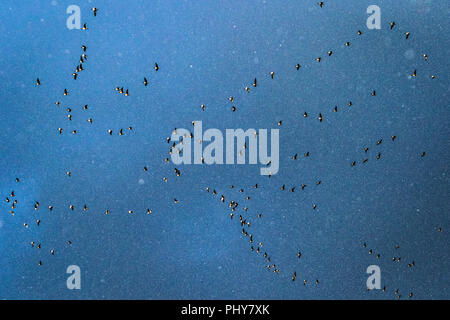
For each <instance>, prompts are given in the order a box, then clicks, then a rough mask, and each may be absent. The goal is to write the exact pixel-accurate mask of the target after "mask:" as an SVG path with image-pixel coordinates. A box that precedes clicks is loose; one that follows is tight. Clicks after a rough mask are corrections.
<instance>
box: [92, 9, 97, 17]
mask: <svg viewBox="0 0 450 320" xmlns="http://www.w3.org/2000/svg"><path fill="white" fill-rule="evenodd" d="M91 10H92V12H93V13H94V17H96V16H97V11H98V9H97V8H92V9H91Z"/></svg>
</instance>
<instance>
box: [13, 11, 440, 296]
mask: <svg viewBox="0 0 450 320" xmlns="http://www.w3.org/2000/svg"><path fill="white" fill-rule="evenodd" d="M318 6H319V7H320V8H323V7H324V6H325V4H324V2H319V3H318ZM92 12H93V14H94V16H97V13H98V9H97V8H92ZM395 28H396V23H395V22H391V23H390V28H389V29H390V30H395ZM82 29H83V30H87V29H88V28H87V26H86V24H84V25H83V28H82ZM356 34H357V35H358V36H361V35H362V34H363V32H362V31H360V30H357V32H356ZM404 35H405V40H409V39H410V38H411V33H410V32H405V33H404ZM345 46H346V47H351V42H349V41H347V42H345ZM87 52H88V48H87V46H86V45H82V46H81V53H80V58H79V61H78V62H77V64H76V67H75V69H74V72H73V73H72V77H73V80H75V81H76V80H77V79H78V78H79V77H80V74H81V73H82V71H84V70H85V65H86V62H87V61H88V56H87ZM334 55H335V51H334V50H329V51H328V52H327V53H326V54H325V55H324V56H325V57H322V56H318V57H317V58H316V59H315V61H316V62H317V63H321V62H322V61H323V60H324V59H325V58H327V59H328V58H331V57H333V56H334ZM423 58H424V60H425V61H428V59H429V57H428V55H427V54H426V53H424V54H423ZM153 68H154V70H155V72H158V71H159V70H160V67H159V65H158V63H156V62H155V63H154V67H153ZM301 70H302V65H301V64H300V63H293V72H301ZM411 76H412V77H418V76H419V73H418V71H417V69H413V70H411ZM268 78H269V79H270V81H276V73H275V71H270V72H269V73H268ZM430 78H431V79H435V78H436V76H435V75H431V76H430ZM142 84H143V85H144V86H145V87H147V86H149V85H150V82H149V81H148V79H147V77H145V76H144V77H143V82H142ZM36 86H38V87H40V86H45V81H41V79H39V78H37V79H36ZM258 86H259V82H258V79H256V78H254V80H253V82H252V83H251V84H249V85H247V86H245V87H244V90H245V92H247V93H249V94H250V92H251V91H252V90H256V88H257V87H258ZM251 88H253V89H251ZM115 91H116V92H117V93H119V94H123V95H124V96H130V92H131V89H130V88H124V87H123V86H117V87H116V88H115ZM69 93H70V90H69V89H67V88H65V89H64V90H63V96H68V95H69ZM368 94H370V95H371V96H372V97H375V96H376V95H377V91H376V90H375V89H373V90H371V91H370V92H369V93H368ZM228 101H229V102H230V103H231V111H232V112H236V111H237V107H236V99H235V96H228ZM55 104H56V105H57V106H58V107H61V106H62V104H61V102H60V101H56V102H55ZM351 107H354V104H353V102H352V101H351V100H349V101H348V103H347V106H346V108H345V107H344V108H341V107H338V106H337V105H336V106H334V108H333V109H332V111H331V112H333V113H337V112H339V111H341V110H342V109H349V108H351ZM200 108H201V110H202V111H205V110H206V109H207V108H206V106H205V105H204V104H200ZM88 109H89V107H88V104H85V105H84V107H83V110H85V111H87V110H88ZM65 110H66V112H67V119H68V121H69V122H71V121H72V114H71V111H72V110H71V108H70V107H66V108H65ZM326 114H327V113H326V112H325V111H322V112H319V113H316V114H315V116H314V117H317V118H316V119H317V121H319V122H322V121H323V119H324V117H325V115H326ZM303 117H304V118H305V119H306V118H308V119H309V118H311V113H310V112H307V111H304V113H303ZM87 121H88V122H89V123H90V124H92V123H93V121H94V119H92V118H91V117H89V118H88V119H87ZM192 124H193V125H195V123H194V122H192ZM277 125H278V126H282V125H283V120H279V121H278V123H277ZM127 131H128V132H132V131H133V127H132V126H129V127H128V128H119V129H109V130H108V132H107V134H109V135H113V134H118V135H123V134H125V132H127ZM175 131H176V129H175ZM58 132H59V134H63V132H64V129H63V128H58ZM72 134H77V129H73V130H72ZM190 137H191V138H194V136H193V134H192V133H191V136H190ZM396 139H397V136H396V135H392V136H391V137H390V138H388V139H383V138H379V139H378V140H377V142H376V143H374V145H373V146H372V145H368V146H366V147H365V148H364V150H362V151H361V152H362V155H363V156H362V157H361V159H358V160H353V161H351V163H350V166H351V167H355V166H357V165H359V164H366V163H367V162H368V161H369V158H370V157H369V154H370V152H371V151H372V149H375V155H373V158H374V159H376V160H380V159H381V157H382V154H381V152H378V151H377V150H376V148H377V146H379V145H381V144H382V143H386V141H385V140H388V141H389V140H390V143H395V141H396ZM166 142H167V143H169V144H170V143H171V142H172V141H171V139H170V137H167V138H166ZM175 147H176V145H175V143H173V144H171V147H170V149H169V155H170V154H172V152H180V150H179V149H178V150H176V149H175ZM242 148H243V149H245V148H246V145H244V146H242ZM425 154H426V153H425V151H421V152H419V154H418V155H420V156H421V157H424V156H425ZM303 156H304V157H309V156H310V152H309V151H307V152H305V153H303ZM298 157H299V154H298V153H296V154H294V155H292V156H290V158H291V159H292V160H294V161H295V160H297V159H298ZM164 161H165V162H166V163H169V162H170V161H169V157H166V158H164ZM143 170H144V171H148V167H144V168H143ZM174 174H175V176H176V177H180V176H181V170H179V169H177V168H175V169H174ZM66 175H67V176H68V177H71V176H72V173H71V171H70V170H68V171H67V172H66ZM269 178H270V175H269ZM163 181H164V182H167V177H164V178H163ZM15 182H16V183H20V182H21V181H20V178H16V180H15ZM311 184H312V185H313V186H315V187H320V186H321V185H322V180H317V181H314V182H312V183H311ZM259 187H260V185H258V184H255V185H254V186H253V188H254V189H255V190H258V188H259ZM310 187H311V186H310V185H307V184H301V185H300V186H286V185H284V184H283V185H282V186H280V190H281V191H288V192H295V191H296V190H298V189H301V190H305V188H310ZM205 190H206V192H207V193H210V194H212V195H213V196H215V197H217V198H218V199H219V201H221V202H222V203H223V204H225V205H227V206H228V208H229V210H231V212H230V213H229V215H230V220H232V221H235V220H238V223H239V225H240V232H241V234H242V236H243V238H244V239H246V240H247V241H248V243H249V250H251V251H252V252H254V253H255V254H257V255H260V256H261V257H262V258H263V259H264V261H265V265H266V268H267V270H269V271H272V272H273V273H275V274H280V272H281V270H282V268H281V266H280V265H279V264H277V263H275V262H274V261H272V259H271V256H270V254H269V253H268V252H267V251H266V250H265V248H264V245H263V242H262V241H258V240H257V236H256V235H255V234H253V233H252V232H251V231H250V230H251V225H252V224H253V223H254V222H255V221H253V220H252V219H251V217H250V215H248V210H249V208H248V206H247V204H241V203H239V202H238V201H237V200H236V198H234V196H233V195H229V194H227V195H226V194H225V193H223V194H221V195H220V196H219V193H218V192H217V191H216V190H215V189H214V188H211V187H206V188H205ZM229 190H238V192H239V193H240V194H244V192H245V190H244V189H242V188H238V187H236V186H234V185H231V186H230V187H229ZM230 192H231V191H230ZM233 198H234V199H233ZM245 199H246V200H247V201H250V196H246V197H245ZM5 201H6V202H7V203H8V204H9V205H10V210H9V213H10V214H11V215H14V213H15V210H16V208H17V206H18V205H19V202H18V200H17V196H16V194H15V192H14V191H11V192H10V194H9V195H7V196H6V199H5ZM173 202H174V203H179V200H178V199H176V198H174V199H173ZM316 208H317V203H314V204H313V206H312V210H315V209H316ZM39 209H41V206H40V203H39V202H38V201H36V202H35V204H34V210H39ZM47 209H48V210H49V211H50V212H51V211H52V210H53V209H54V206H53V205H52V204H50V205H48V206H47ZM68 209H69V210H71V211H74V210H76V209H77V208H75V206H74V205H72V204H70V205H69V206H68ZM80 210H82V212H86V211H88V205H87V204H84V206H82V207H81V209H80ZM128 213H129V214H134V213H135V211H134V210H129V211H128ZM145 213H146V214H151V213H152V210H151V209H150V208H148V209H147V210H146V212H145ZM104 214H105V215H109V214H111V209H106V210H105V212H104ZM256 220H257V221H256V223H259V222H260V221H262V220H263V213H262V212H258V213H257V215H256ZM41 223H42V221H41V219H37V220H36V221H35V222H34V225H36V226H37V227H39V226H40V225H41ZM23 226H24V227H25V228H29V227H30V223H29V222H25V223H24V224H23ZM438 231H439V232H442V228H439V229H438ZM30 245H31V246H32V247H34V248H37V249H41V248H42V244H41V243H39V242H38V241H31V242H30ZM67 245H68V246H70V245H72V241H71V240H67ZM362 247H363V248H366V249H367V244H366V243H364V244H363V245H362ZM395 248H396V249H398V248H399V246H398V245H396V247H395ZM46 250H48V251H49V254H50V255H55V253H56V252H55V249H54V248H48V249H46ZM368 250H369V254H370V255H374V256H375V257H376V258H377V259H380V257H381V254H380V253H375V251H374V250H373V249H368ZM292 254H293V255H294V254H295V257H296V258H297V259H298V260H299V261H301V258H302V256H303V253H302V251H301V250H300V249H299V250H298V251H297V252H294V253H292ZM392 261H393V262H396V263H400V262H401V261H403V260H402V257H401V256H394V257H392ZM37 264H38V265H39V266H41V265H42V264H43V260H42V259H41V260H39V261H38V262H37ZM414 266H415V261H414V260H411V261H409V262H408V267H409V268H414ZM287 272H288V273H289V274H290V275H291V276H290V279H291V281H292V282H295V281H297V271H296V270H291V271H290V272H289V271H287ZM302 282H303V285H305V286H306V285H307V283H309V282H311V283H313V284H315V285H319V283H320V282H319V279H312V280H310V279H302ZM382 291H383V292H384V291H386V287H384V288H383V290H382ZM394 293H395V294H396V296H397V297H398V298H399V299H400V298H401V296H402V295H401V294H400V292H399V289H396V290H395V291H394ZM408 296H409V297H410V298H411V297H413V292H410V293H409V294H408Z"/></svg>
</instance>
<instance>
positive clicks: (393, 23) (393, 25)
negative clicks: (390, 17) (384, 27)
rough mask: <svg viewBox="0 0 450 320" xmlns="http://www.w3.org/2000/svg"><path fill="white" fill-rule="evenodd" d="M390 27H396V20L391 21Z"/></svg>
mask: <svg viewBox="0 0 450 320" xmlns="http://www.w3.org/2000/svg"><path fill="white" fill-rule="evenodd" d="M390 27H391V30H392V29H393V28H394V27H395V22H394V21H392V22H391V23H390Z"/></svg>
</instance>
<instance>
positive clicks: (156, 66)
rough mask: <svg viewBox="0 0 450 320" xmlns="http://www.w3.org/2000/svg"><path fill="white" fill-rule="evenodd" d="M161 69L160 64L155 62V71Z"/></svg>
mask: <svg viewBox="0 0 450 320" xmlns="http://www.w3.org/2000/svg"><path fill="white" fill-rule="evenodd" d="M158 70H159V66H158V64H157V63H156V62H155V71H158Z"/></svg>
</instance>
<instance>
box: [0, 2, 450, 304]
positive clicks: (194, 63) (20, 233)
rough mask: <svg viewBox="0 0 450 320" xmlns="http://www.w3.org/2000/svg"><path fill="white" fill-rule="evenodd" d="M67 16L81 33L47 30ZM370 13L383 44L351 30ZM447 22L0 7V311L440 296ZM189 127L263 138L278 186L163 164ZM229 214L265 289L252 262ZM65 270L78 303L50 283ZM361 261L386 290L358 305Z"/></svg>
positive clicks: (59, 282)
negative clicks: (94, 304)
mask: <svg viewBox="0 0 450 320" xmlns="http://www.w3.org/2000/svg"><path fill="white" fill-rule="evenodd" d="M71 4H75V5H78V6H80V8H81V21H82V23H87V26H88V30H69V29H67V28H66V19H67V18H68V16H69V15H68V14H66V8H67V7H68V6H69V5H71ZM372 4H376V5H378V6H379V7H380V9H381V23H382V29H381V30H368V29H367V27H366V19H367V17H368V14H367V13H366V9H367V7H368V6H369V5H372ZM93 6H95V7H97V8H98V9H99V11H98V14H97V16H96V17H94V16H93V14H92V12H91V10H90V9H91V8H92V7H93ZM448 13H449V4H448V2H447V1H398V2H395V3H393V2H392V1H377V2H376V3H375V2H373V1H325V5H324V7H323V8H320V7H319V6H318V5H317V1H302V2H299V1H293V0H292V1H291V0H288V1H283V2H282V3H281V2H275V3H272V2H271V1H234V0H232V1H217V2H215V3H214V4H213V3H212V2H211V1H167V0H164V1H151V2H150V1H136V0H130V1H127V2H126V3H124V2H120V1H79V3H75V2H73V1H61V0H58V1H26V2H20V3H19V2H17V1H10V0H6V1H2V4H1V7H0V19H1V21H2V24H0V43H1V51H0V52H1V55H0V83H1V84H2V85H1V87H0V108H1V112H0V128H1V129H2V130H0V137H1V139H2V144H1V145H0V167H1V168H2V170H1V171H0V172H1V173H0V195H1V196H2V202H1V204H0V212H1V215H0V263H1V265H2V268H1V270H0V298H6V299H20V298H26V299H42V298H45V299H91V298H96V299H104V298H106V299H121V298H122V299H396V298H397V295H396V294H395V292H394V291H395V290H396V289H399V292H400V294H401V295H402V299H408V298H407V297H408V294H409V293H410V292H413V293H414V296H413V298H414V299H416V298H417V299H430V298H436V299H437V298H440V299H442V298H448V296H449V287H450V286H449V282H450V277H449V261H450V259H449V250H448V248H449V235H448V229H449V227H450V225H449V218H448V213H449V209H450V207H449V201H448V198H449V178H448V177H449V174H450V172H449V166H448V164H449V147H450V145H449V138H448V137H449V133H450V132H449V115H450V112H449V109H448V96H449V83H448V74H449V72H450V70H449V65H448V57H447V49H448V47H449V40H448V36H447V34H448V32H449V25H448ZM391 21H395V22H396V26H395V27H394V29H393V30H390V28H389V23H390V22H391ZM358 30H361V31H362V35H360V36H358V35H357V31H358ZM405 32H410V33H411V35H410V37H409V39H408V40H406V39H405V35H404V33H405ZM347 41H349V42H350V46H348V47H347V46H345V43H346V42H347ZM81 45H86V46H87V50H86V52H85V53H86V54H87V56H88V60H87V61H86V62H85V63H84V64H83V67H84V71H82V72H80V73H79V75H78V78H77V80H73V78H72V76H71V74H72V72H73V70H74V68H75V67H76V66H77V65H78V64H79V61H78V60H79V57H80V55H81V54H82V53H83V51H82V49H81ZM329 50H332V51H333V55H332V56H328V54H327V52H328V51H329ZM423 54H427V55H428V60H427V61H425V59H424V58H423ZM317 57H322V61H321V62H320V63H318V62H317V61H315V59H316V58H317ZM155 62H157V63H158V65H159V67H160V69H159V71H158V72H156V71H155V70H154V68H153V67H154V63H155ZM297 63H298V64H300V65H301V66H302V67H301V68H300V70H299V71H297V70H296V69H295V65H296V64H297ZM415 69H416V70H417V77H411V74H412V73H413V71H414V70H415ZM271 71H273V72H275V76H274V79H271V78H270V76H269V73H270V72H271ZM431 75H435V76H436V78H435V79H431V78H430V76H431ZM144 77H146V78H147V79H148V80H149V82H150V84H149V86H148V87H145V86H144V85H143V84H142V81H143V78H144ZM255 77H256V78H257V79H258V87H257V88H253V87H252V86H251V84H252V83H253V79H254V78H255ZM36 78H39V79H40V81H41V85H40V86H36V85H35V82H36ZM117 86H119V87H122V86H123V87H125V88H129V90H130V96H128V97H126V96H124V95H121V94H119V93H117V92H116V91H115V90H114V88H116V87H117ZM246 86H249V87H250V88H251V89H250V93H247V92H246V91H245V90H244V87H246ZM65 88H67V89H68V90H69V95H68V96H64V95H63V91H64V89H65ZM373 90H376V96H372V95H371V93H372V91H373ZM230 96H233V97H234V98H235V102H234V104H232V103H230V101H228V97H230ZM56 101H59V102H61V105H60V106H59V107H58V106H57V105H55V102H56ZM349 101H352V106H351V107H349V106H348V105H347V104H348V102H349ZM86 104H87V105H88V110H83V106H84V105H86ZM202 104H204V105H205V106H206V109H205V110H204V111H202V110H201V108H200V105H202ZM232 105H235V106H236V108H237V110H236V112H232V111H231V107H232ZM334 106H338V112H333V108H334ZM67 108H71V109H72V111H71V114H72V121H69V120H68V119H67V114H68V113H67V111H66V109H67ZM304 112H307V113H308V115H309V116H308V117H307V118H304V117H303V114H304ZM319 113H322V115H323V118H324V120H323V121H322V122H319V121H318V120H317V116H318V114H319ZM88 118H92V119H93V123H92V124H89V123H88V122H87V119H88ZM196 120H201V121H202V122H203V128H204V130H206V129H208V128H218V129H220V130H222V131H223V132H225V130H226V129H235V128H243V129H248V128H255V129H279V130H280V170H279V172H278V173H277V174H276V175H274V176H272V177H271V178H268V177H266V176H261V175H260V174H259V169H260V166H259V165H248V164H247V165H211V166H207V165H180V166H178V165H177V166H175V165H174V164H172V163H165V162H164V158H166V157H170V156H169V154H168V151H169V147H170V145H169V144H167V142H166V137H168V136H170V134H171V132H172V130H173V129H174V128H186V129H191V128H192V125H191V121H196ZM280 120H282V121H283V123H282V125H281V126H278V125H277V124H278V122H279V121H280ZM129 126H132V127H133V130H132V131H130V130H128V129H126V128H128V127H129ZM60 127H61V128H63V129H64V131H63V134H61V135H60V134H59V133H58V130H57V129H58V128H60ZM121 128H123V129H126V130H125V134H124V135H123V136H119V135H117V132H118V131H119V130H120V129H121ZM74 129H76V130H77V134H76V135H74V134H71V131H72V130H74ZM108 129H112V130H113V132H114V134H113V135H112V136H110V135H109V134H108V133H107V130H108ZM392 135H395V136H397V139H396V140H395V141H394V142H393V141H392V140H391V136H392ZM380 139H383V142H382V143H381V144H380V145H377V141H378V140H380ZM365 147H369V151H368V152H367V153H365V152H364V148H365ZM424 151H425V152H426V155H425V156H424V157H421V153H422V152H424ZM305 152H310V156H309V157H304V156H303V154H304V153H305ZM296 153H298V155H299V157H298V159H297V160H295V161H294V160H293V159H292V156H293V155H294V154H296ZM378 153H381V158H380V159H378V160H377V159H376V156H377V154H378ZM365 158H367V159H369V160H368V162H367V163H365V164H362V160H363V159H365ZM352 161H357V165H356V166H355V167H351V166H350V164H351V162H352ZM144 166H146V167H147V168H148V171H144V170H143V168H144ZM175 167H177V168H178V169H180V170H181V173H182V174H181V176H180V177H177V176H176V175H175V174H174V168H175ZM67 171H70V172H71V173H72V176H71V177H68V176H67V175H66V172H67ZM16 177H18V178H19V179H20V182H19V183H16V182H15V178H16ZM164 177H167V182H164V181H163V178H164ZM318 180H321V181H322V183H321V184H320V185H318V186H317V185H316V182H317V181H318ZM256 183H257V184H258V186H259V187H258V188H257V189H255V188H253V186H254V185H255V184H256ZM283 184H284V185H285V186H286V188H287V189H288V190H289V189H290V188H291V187H293V186H295V187H296V189H295V192H293V193H292V192H289V191H288V190H287V191H281V190H280V188H281V186H282V185H283ZM302 184H306V185H307V187H306V188H305V190H301V185H302ZM230 185H234V186H235V188H234V189H230ZM207 187H209V188H211V190H213V189H215V190H217V193H218V194H217V195H215V196H214V195H212V194H211V193H208V192H206V191H205V188H207ZM241 188H242V189H244V192H243V193H241V192H239V189H241ZM13 190H14V192H15V194H16V197H15V199H17V200H18V204H17V208H15V210H14V211H15V214H14V216H12V215H11V214H10V213H9V212H8V211H9V210H10V209H11V208H10V207H11V203H7V202H5V201H3V199H4V198H6V197H8V196H9V194H10V193H11V191H13ZM221 195H224V196H225V197H226V201H225V203H222V202H221V201H220V196H221ZM247 196H250V200H246V197H247ZM9 198H11V197H9ZM174 198H176V199H178V200H179V203H176V204H175V203H174V201H173V199H174ZM230 200H234V201H237V202H239V204H240V206H239V209H238V210H237V212H236V216H235V217H234V219H233V220H231V219H230V216H229V214H230V212H231V210H230V208H229V207H228V205H227V204H228V202H229V201H230ZM36 201H39V203H40V206H39V210H36V211H35V210H34V204H35V202H36ZM84 204H86V205H87V206H88V208H89V209H88V211H87V212H85V213H83V210H82V207H83V205H84ZM313 204H317V209H316V210H313V209H312V206H313ZM49 205H51V206H53V207H54V209H53V211H52V212H49V210H48V209H47V207H48V206H49ZM69 205H74V206H75V210H73V211H71V210H70V209H69ZM244 207H248V211H243V208H244ZM147 208H151V210H152V214H151V215H147V214H146V210H147ZM105 210H110V212H111V214H110V215H105V214H104V212H105ZM129 210H134V214H129V213H128V211H129ZM258 213H262V215H263V217H262V218H260V219H259V218H258V217H257V214H258ZM239 214H242V215H243V216H244V217H245V218H247V220H248V221H251V222H252V225H251V227H249V228H248V232H250V233H251V234H252V235H253V237H254V239H255V241H256V243H254V244H253V245H254V246H255V248H256V245H257V242H259V241H261V242H263V247H262V249H261V250H262V251H263V252H264V251H266V252H267V253H268V254H269V255H270V257H271V264H276V265H277V267H278V268H279V269H280V274H275V273H274V272H272V271H268V270H267V269H266V266H267V264H268V263H267V262H266V261H265V259H264V258H263V257H262V254H259V255H258V254H257V253H255V252H251V251H250V246H251V244H250V243H249V240H248V237H245V236H244V235H242V233H241V229H242V228H241V226H240V224H239V220H238V216H239ZM37 219H40V220H41V224H40V225H39V226H37V225H36V220H37ZM24 223H28V225H29V226H28V228H25V227H24V226H23V224H24ZM438 228H442V232H438ZM68 240H70V241H72V245H68V244H67V241H68ZM30 241H35V242H36V244H37V243H41V249H37V248H36V247H32V246H31V245H30ZM363 243H366V244H367V247H366V248H363V246H362V245H363ZM395 245H399V246H400V247H399V248H398V249H396V248H395ZM51 249H54V250H55V255H51V254H50V250H51ZM369 249H372V250H373V254H372V255H370V254H369V253H368V251H369ZM299 250H300V251H301V252H302V257H301V258H300V259H299V258H298V257H297V252H298V251H299ZM376 254H380V258H379V259H377V258H376ZM393 257H401V258H402V259H401V262H400V263H398V262H393V261H392V258H393ZM39 261H42V266H38V262H39ZM412 261H414V262H415V266H414V267H412V268H408V263H411V262H412ZM72 264H75V265H78V266H80V269H81V273H82V280H81V282H82V284H81V286H82V288H81V290H68V289H67V288H66V278H67V276H68V275H67V274H66V268H67V266H69V265H72ZM372 264H375V265H379V266H380V269H381V283H382V286H386V288H387V289H386V292H382V291H381V290H373V291H370V292H368V291H367V290H366V279H367V277H368V275H367V274H366V268H367V266H369V265H372ZM294 271H295V272H296V273H297V279H296V281H295V282H292V281H291V276H292V274H293V272H294ZM316 279H318V280H319V284H315V281H316ZM303 280H307V284H306V285H303Z"/></svg>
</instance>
